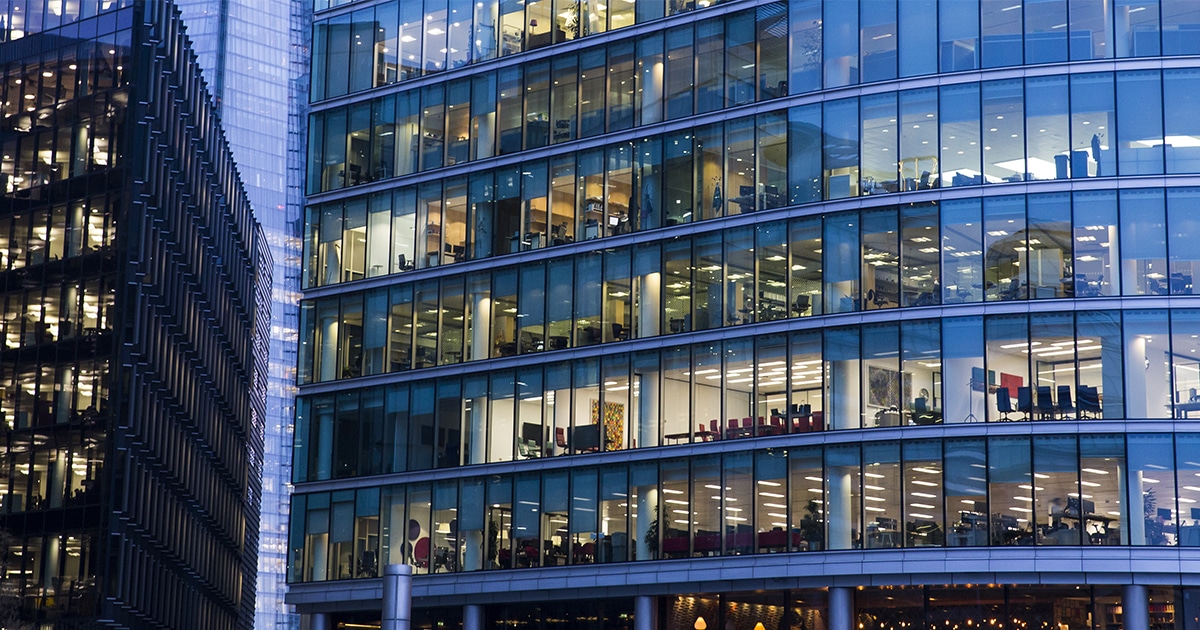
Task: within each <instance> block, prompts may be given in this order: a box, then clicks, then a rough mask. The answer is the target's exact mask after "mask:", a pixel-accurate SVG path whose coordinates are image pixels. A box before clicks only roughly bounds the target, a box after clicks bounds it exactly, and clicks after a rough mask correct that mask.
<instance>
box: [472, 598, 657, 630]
mask: <svg viewBox="0 0 1200 630" xmlns="http://www.w3.org/2000/svg"><path fill="white" fill-rule="evenodd" d="M463 630H467V629H466V628H464V629H463ZM633 630H658V599H657V598H654V597H650V596H648V595H638V596H637V597H635V598H634V600H633Z"/></svg>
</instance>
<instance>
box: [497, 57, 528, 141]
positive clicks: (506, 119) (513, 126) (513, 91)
mask: <svg viewBox="0 0 1200 630" xmlns="http://www.w3.org/2000/svg"><path fill="white" fill-rule="evenodd" d="M498 82H499V87H500V101H499V103H498V104H497V116H496V120H497V130H498V131H499V134H500V155H507V154H509V153H516V152H518V151H520V150H521V121H522V119H523V118H524V113H523V111H522V109H523V106H522V98H521V94H522V89H521V68H520V67H519V66H517V67H509V68H502V69H501V70H500V71H499V79H498Z"/></svg>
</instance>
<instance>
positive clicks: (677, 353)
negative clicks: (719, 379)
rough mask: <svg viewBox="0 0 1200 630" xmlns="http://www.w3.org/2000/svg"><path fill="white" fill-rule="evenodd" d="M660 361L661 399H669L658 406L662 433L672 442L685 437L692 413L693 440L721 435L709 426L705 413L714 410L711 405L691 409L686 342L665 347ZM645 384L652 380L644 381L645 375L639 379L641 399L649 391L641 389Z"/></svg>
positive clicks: (700, 440) (646, 397) (710, 439)
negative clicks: (661, 372)
mask: <svg viewBox="0 0 1200 630" xmlns="http://www.w3.org/2000/svg"><path fill="white" fill-rule="evenodd" d="M662 362H663V367H662V369H663V380H662V396H661V397H662V400H663V401H671V402H670V403H664V404H663V406H662V418H663V420H662V425H663V435H664V437H666V438H667V439H668V440H672V441H676V442H679V441H683V440H686V436H687V435H688V434H689V428H690V427H691V425H692V422H693V421H692V417H693V415H694V416H695V418H696V420H695V423H696V433H695V439H696V441H697V442H710V441H713V440H717V439H720V437H721V436H720V435H719V434H717V433H716V432H715V431H712V429H711V428H710V427H709V420H710V418H709V417H707V416H709V415H711V412H712V411H715V408H713V409H704V410H697V411H696V412H695V413H694V414H693V412H692V410H691V403H692V397H691V395H690V394H689V392H690V391H691V387H692V386H691V380H690V379H691V375H692V362H691V350H690V348H689V347H688V346H683V347H672V348H665V349H663V351H662ZM647 384H649V385H653V382H652V381H651V382H650V383H647V382H646V379H643V381H642V387H643V392H642V397H643V400H646V399H648V398H650V395H649V391H647V390H645V389H644V388H645V387H646V386H647ZM697 387H699V385H697ZM650 391H653V390H650ZM702 414H703V415H702Z"/></svg>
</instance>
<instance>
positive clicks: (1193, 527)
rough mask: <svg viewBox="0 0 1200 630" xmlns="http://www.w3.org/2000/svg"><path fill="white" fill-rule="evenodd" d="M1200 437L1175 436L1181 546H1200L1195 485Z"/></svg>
mask: <svg viewBox="0 0 1200 630" xmlns="http://www.w3.org/2000/svg"><path fill="white" fill-rule="evenodd" d="M1198 449H1200V436H1198V435H1197V434H1195V433H1179V434H1177V435H1176V436H1175V468H1176V472H1177V474H1178V476H1179V481H1178V483H1179V488H1178V492H1179V497H1178V499H1179V515H1178V519H1179V526H1180V527H1179V545H1180V546H1182V547H1197V546H1200V539H1197V538H1196V536H1197V534H1200V489H1198V488H1197V486H1196V485H1195V484H1194V483H1193V481H1194V480H1195V478H1196V477H1200V462H1197V461H1196V459H1197V458H1196V453H1200V450H1198Z"/></svg>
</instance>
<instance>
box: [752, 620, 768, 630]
mask: <svg viewBox="0 0 1200 630" xmlns="http://www.w3.org/2000/svg"><path fill="white" fill-rule="evenodd" d="M754 630H767V629H766V628H764V627H763V625H762V622H761V621H760V622H758V623H756V624H754Z"/></svg>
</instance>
